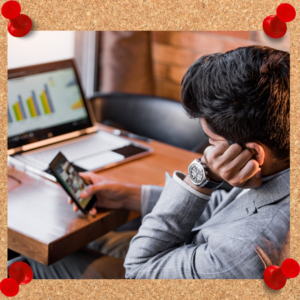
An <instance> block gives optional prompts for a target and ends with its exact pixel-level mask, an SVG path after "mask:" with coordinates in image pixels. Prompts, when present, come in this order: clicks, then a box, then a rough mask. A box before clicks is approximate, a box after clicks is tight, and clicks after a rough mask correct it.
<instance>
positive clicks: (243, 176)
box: [233, 159, 261, 186]
mask: <svg viewBox="0 0 300 300" xmlns="http://www.w3.org/2000/svg"><path fill="white" fill-rule="evenodd" d="M260 170H261V169H260V167H259V164H258V162H257V161H256V160H254V159H251V160H249V161H248V162H247V164H246V165H245V166H244V167H243V168H242V169H241V170H240V172H239V173H238V176H237V177H236V178H235V179H234V180H233V185H234V186H239V185H240V186H243V184H245V182H246V181H247V180H249V179H250V178H252V177H253V176H255V174H256V173H258V172H259V171H260Z"/></svg>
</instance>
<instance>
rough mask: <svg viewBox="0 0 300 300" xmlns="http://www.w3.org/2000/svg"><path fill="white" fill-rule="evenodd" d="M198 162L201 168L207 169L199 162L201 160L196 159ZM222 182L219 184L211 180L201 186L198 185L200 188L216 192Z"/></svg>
mask: <svg viewBox="0 0 300 300" xmlns="http://www.w3.org/2000/svg"><path fill="white" fill-rule="evenodd" d="M198 162H199V163H200V164H201V165H202V167H203V168H205V169H206V168H207V166H206V165H205V164H204V163H203V162H202V161H201V158H199V159H198ZM223 182H224V180H223V181H221V182H216V181H213V180H208V179H206V180H205V182H204V183H203V184H201V185H199V187H200V188H207V189H211V190H216V189H217V188H219V187H220V186H221V185H222V184H223Z"/></svg>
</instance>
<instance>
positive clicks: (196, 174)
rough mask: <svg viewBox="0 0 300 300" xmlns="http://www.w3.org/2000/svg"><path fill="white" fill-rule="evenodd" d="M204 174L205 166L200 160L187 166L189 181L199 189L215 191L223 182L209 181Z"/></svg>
mask: <svg viewBox="0 0 300 300" xmlns="http://www.w3.org/2000/svg"><path fill="white" fill-rule="evenodd" d="M206 173H207V166H206V165H205V164H203V163H202V162H201V158H199V159H195V160H193V161H192V162H191V164H190V165H189V168H188V174H189V178H190V181H191V182H192V183H193V184H194V185H196V186H198V187H200V188H207V189H211V190H216V189H217V188H218V187H220V186H221V184H222V183H223V182H224V181H221V182H216V181H212V180H209V179H207V177H206Z"/></svg>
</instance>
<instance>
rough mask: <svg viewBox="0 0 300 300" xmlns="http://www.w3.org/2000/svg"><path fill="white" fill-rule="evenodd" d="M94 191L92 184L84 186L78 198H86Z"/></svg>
mask: <svg viewBox="0 0 300 300" xmlns="http://www.w3.org/2000/svg"><path fill="white" fill-rule="evenodd" d="M94 193H95V187H94V185H89V186H88V187H87V188H85V189H84V190H83V191H82V192H81V194H80V198H87V197H89V196H91V195H93V194H94Z"/></svg>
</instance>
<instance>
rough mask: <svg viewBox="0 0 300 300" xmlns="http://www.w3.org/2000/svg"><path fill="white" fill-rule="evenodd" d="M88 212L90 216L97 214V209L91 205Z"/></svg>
mask: <svg viewBox="0 0 300 300" xmlns="http://www.w3.org/2000/svg"><path fill="white" fill-rule="evenodd" d="M89 214H90V215H92V216H95V215H96V214H97V209H96V208H95V207H93V208H92V209H91V210H90V211H89Z"/></svg>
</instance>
